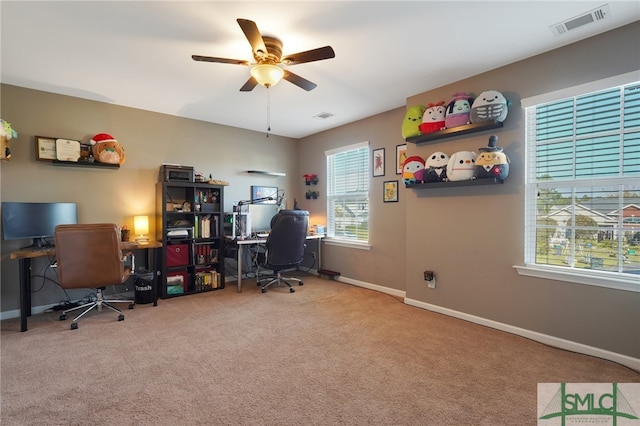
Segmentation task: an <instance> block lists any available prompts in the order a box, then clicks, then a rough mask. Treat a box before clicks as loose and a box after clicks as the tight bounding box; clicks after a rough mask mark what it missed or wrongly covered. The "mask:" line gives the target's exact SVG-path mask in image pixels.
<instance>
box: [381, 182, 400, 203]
mask: <svg viewBox="0 0 640 426" xmlns="http://www.w3.org/2000/svg"><path fill="white" fill-rule="evenodd" d="M382 189H383V190H384V193H383V194H382V200H383V201H384V202H385V203H397V202H398V181H397V180H387V181H385V182H384V184H383V187H382Z"/></svg>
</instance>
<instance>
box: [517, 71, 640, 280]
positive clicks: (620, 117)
mask: <svg viewBox="0 0 640 426" xmlns="http://www.w3.org/2000/svg"><path fill="white" fill-rule="evenodd" d="M525 104H526V101H525V100H523V105H525ZM526 129H527V138H526V139H527V141H526V144H527V151H526V166H527V173H526V189H525V203H526V205H525V216H526V217H525V244H526V246H525V264H526V267H533V268H543V269H546V270H547V271H554V270H555V271H557V272H560V273H562V274H563V276H564V278H562V279H566V278H567V276H569V275H572V276H574V278H575V277H580V276H581V277H582V279H580V278H578V279H569V280H570V281H576V282H584V283H587V284H596V285H607V286H613V287H616V288H624V289H629V290H632V291H640V220H638V219H640V83H638V82H636V83H632V84H627V85H623V86H617V87H611V88H607V89H603V90H598V91H591V92H588V93H587V92H584V94H577V95H575V96H571V97H566V98H563V99H554V100H552V101H550V102H545V103H537V104H532V105H530V106H528V107H527V108H526ZM521 273H522V272H521ZM531 275H533V274H531ZM536 276H540V275H536ZM549 278H551V277H549ZM555 278H557V277H555Z"/></svg>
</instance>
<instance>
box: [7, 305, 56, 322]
mask: <svg viewBox="0 0 640 426" xmlns="http://www.w3.org/2000/svg"><path fill="white" fill-rule="evenodd" d="M51 306H52V305H46V306H32V307H31V315H35V314H41V313H43V312H44V311H46V310H47V309H51ZM11 318H20V309H14V310H12V311H4V312H0V320H6V319H11Z"/></svg>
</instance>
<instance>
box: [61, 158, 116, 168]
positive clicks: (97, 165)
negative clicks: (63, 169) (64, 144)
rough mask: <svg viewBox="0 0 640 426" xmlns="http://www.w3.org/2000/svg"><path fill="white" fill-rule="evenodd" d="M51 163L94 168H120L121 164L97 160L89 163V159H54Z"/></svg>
mask: <svg viewBox="0 0 640 426" xmlns="http://www.w3.org/2000/svg"><path fill="white" fill-rule="evenodd" d="M51 164H53V165H54V166H70V167H94V168H102V169H119V168H120V164H108V163H98V162H97V161H96V162H93V163H89V162H88V161H60V160H52V161H51Z"/></svg>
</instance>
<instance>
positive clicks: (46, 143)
mask: <svg viewBox="0 0 640 426" xmlns="http://www.w3.org/2000/svg"><path fill="white" fill-rule="evenodd" d="M57 158H58V157H57V154H56V138H48V137H45V136H36V160H40V161H51V160H56V159H57Z"/></svg>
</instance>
